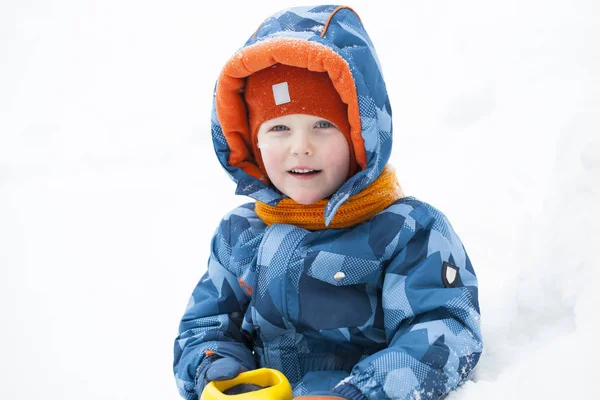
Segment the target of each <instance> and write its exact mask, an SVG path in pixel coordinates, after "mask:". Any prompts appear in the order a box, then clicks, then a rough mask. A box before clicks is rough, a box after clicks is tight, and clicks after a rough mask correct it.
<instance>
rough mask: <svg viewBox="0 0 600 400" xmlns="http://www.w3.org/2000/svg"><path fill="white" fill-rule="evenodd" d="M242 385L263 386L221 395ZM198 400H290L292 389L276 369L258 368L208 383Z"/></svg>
mask: <svg viewBox="0 0 600 400" xmlns="http://www.w3.org/2000/svg"><path fill="white" fill-rule="evenodd" d="M242 383H250V384H253V385H258V386H263V387H264V389H260V390H255V391H253V392H247V393H242V394H234V395H227V394H225V393H223V392H224V391H226V390H227V389H230V388H232V387H234V386H236V385H239V384H242ZM200 400H292V387H291V386H290V383H289V382H288V380H287V378H286V377H285V375H283V374H282V373H281V372H279V371H277V370H276V369H270V368H259V369H254V370H252V371H248V372H243V373H241V374H239V375H238V376H236V377H235V378H233V379H229V380H226V381H212V382H209V384H208V385H206V387H205V388H204V390H203V391H202V396H201V397H200Z"/></svg>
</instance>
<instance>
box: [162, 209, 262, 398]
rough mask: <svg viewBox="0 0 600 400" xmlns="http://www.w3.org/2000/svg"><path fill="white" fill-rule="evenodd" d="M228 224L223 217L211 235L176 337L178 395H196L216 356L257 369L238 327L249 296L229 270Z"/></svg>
mask: <svg viewBox="0 0 600 400" xmlns="http://www.w3.org/2000/svg"><path fill="white" fill-rule="evenodd" d="M228 230H229V224H228V221H227V220H226V219H224V220H223V221H222V223H221V225H220V227H219V229H218V230H217V232H216V233H215V235H214V237H213V239H212V251H211V254H210V259H209V263H208V270H207V272H206V273H205V274H204V276H203V277H202V279H200V282H198V284H197V285H196V288H195V289H194V291H193V293H192V297H191V298H190V302H189V304H188V307H187V309H186V312H185V314H184V316H183V318H182V320H181V323H180V326H179V336H178V337H177V339H176V340H175V349H174V352H175V360H174V365H173V369H174V372H175V379H176V381H177V387H178V388H179V392H180V394H181V395H182V396H183V397H184V398H186V399H189V400H192V399H197V398H198V397H197V396H198V393H197V391H198V390H201V388H202V387H203V386H204V379H205V376H204V375H205V374H206V372H207V370H208V367H209V366H210V364H211V363H212V362H213V361H215V360H216V359H219V358H222V357H228V358H232V359H234V360H236V361H237V362H239V363H240V364H241V366H242V367H243V368H245V369H254V368H256V365H255V362H254V358H253V356H252V351H251V350H250V348H249V347H248V346H247V345H246V344H245V342H246V341H245V339H244V337H243V335H242V333H241V331H240V325H241V322H242V319H243V316H244V312H245V310H246V307H247V305H248V300H247V296H246V295H245V293H244V292H243V291H242V289H241V288H240V285H239V284H238V283H237V278H236V276H235V275H234V274H233V273H231V271H229V269H228V267H229V259H230V256H231V247H230V245H229V243H228V240H227V238H229V234H228V232H226V231H228Z"/></svg>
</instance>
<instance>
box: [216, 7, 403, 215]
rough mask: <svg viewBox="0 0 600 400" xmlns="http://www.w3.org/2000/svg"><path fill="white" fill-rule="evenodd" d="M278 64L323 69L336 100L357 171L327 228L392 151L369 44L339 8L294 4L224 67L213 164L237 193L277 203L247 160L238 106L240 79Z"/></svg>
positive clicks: (334, 204) (335, 199)
mask: <svg viewBox="0 0 600 400" xmlns="http://www.w3.org/2000/svg"><path fill="white" fill-rule="evenodd" d="M277 63H281V64H286V65H291V66H295V67H303V68H308V69H309V70H311V71H317V72H327V73H328V75H329V77H330V79H331V80H332V82H333V85H334V87H335V88H336V90H337V91H338V92H339V94H340V97H341V98H342V101H343V102H344V103H346V104H347V105H348V120H349V122H350V128H351V133H350V136H351V139H352V144H353V146H354V153H355V155H356V159H357V162H358V164H359V165H360V167H361V171H359V172H358V173H356V174H355V175H354V176H352V177H351V178H350V179H348V180H347V181H346V182H345V183H344V184H343V185H342V186H341V187H340V188H339V189H338V190H337V192H336V193H334V194H333V195H332V196H331V198H330V200H329V202H328V204H327V206H326V208H325V219H326V224H329V222H330V221H331V220H332V219H333V216H334V215H335V212H336V211H337V209H338V208H339V206H340V205H342V204H343V203H344V202H345V201H346V200H347V199H348V198H350V197H351V196H353V195H355V194H357V193H359V192H360V191H362V190H363V189H364V188H365V187H367V186H368V185H369V184H371V183H372V182H373V181H374V180H375V179H377V177H378V176H379V175H380V174H381V172H382V170H383V168H384V167H385V165H386V164H387V162H388V159H389V156H390V152H391V148H392V117H391V115H392V112H391V107H390V103H389V98H388V94H387V90H386V87H385V82H384V80H383V74H382V70H381V66H380V64H379V60H378V58H377V54H376V53H375V48H374V47H373V43H372V42H371V39H370V38H369V36H368V34H367V32H366V31H365V29H364V27H363V25H362V22H361V20H360V18H359V16H358V15H357V14H356V13H355V12H354V10H352V9H351V8H349V7H345V6H334V5H327V6H318V7H295V8H291V9H287V10H283V11H281V12H278V13H277V14H275V15H273V16H271V17H269V18H268V19H266V20H265V21H264V22H263V23H262V24H261V25H260V26H259V27H258V29H257V30H256V32H255V33H254V34H253V35H252V36H251V37H250V39H248V41H247V42H246V43H245V44H244V46H243V47H242V48H241V49H239V50H238V51H237V52H236V53H235V54H234V55H233V57H232V58H230V59H229V60H228V61H227V63H226V64H225V66H224V67H223V69H222V71H221V73H220V75H219V79H218V81H217V84H216V86H215V93H214V98H213V99H214V101H213V112H212V118H211V125H212V138H213V144H214V148H215V152H216V154H217V157H218V159H219V162H220V163H221V165H222V166H223V168H225V170H226V171H227V173H228V174H229V175H230V176H231V178H232V179H233V180H234V182H236V183H237V189H236V194H240V195H245V196H249V197H251V198H253V199H255V200H258V201H261V202H263V203H267V204H269V205H276V204H277V203H278V202H279V201H280V200H281V199H282V198H284V197H285V196H284V195H283V194H282V193H281V192H279V191H278V190H277V189H276V188H275V187H274V186H272V185H270V184H269V182H268V179H267V178H266V177H265V176H263V174H262V173H261V170H260V168H258V165H257V163H256V161H255V160H254V158H253V156H252V154H253V153H252V143H251V139H250V132H249V126H248V120H247V110H246V105H245V102H244V94H243V90H244V84H245V78H246V77H247V76H249V75H251V74H252V73H254V72H256V71H259V70H261V69H264V68H268V67H270V66H272V65H274V64H277Z"/></svg>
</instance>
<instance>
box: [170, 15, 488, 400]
mask: <svg viewBox="0 0 600 400" xmlns="http://www.w3.org/2000/svg"><path fill="white" fill-rule="evenodd" d="M336 9H337V7H336V6H321V7H299V8H294V9H291V10H286V11H283V12H280V13H278V14H276V15H274V16H273V17H271V18H269V19H267V20H266V21H265V22H264V23H263V24H262V25H261V27H260V28H259V29H258V31H257V32H256V34H255V35H253V37H252V38H251V39H249V40H248V42H247V43H246V45H245V46H250V45H252V44H254V43H257V42H261V41H264V40H270V39H274V38H275V39H276V38H279V37H285V38H294V39H297V40H307V41H317V42H319V43H321V44H323V45H325V46H328V47H329V48H331V49H333V50H334V51H335V52H336V53H338V54H340V55H341V56H342V57H343V58H344V59H345V60H346V61H347V63H348V65H349V68H350V71H351V72H352V75H353V77H354V80H355V82H356V93H357V96H358V98H359V102H358V104H359V105H360V118H361V124H362V132H361V134H362V137H363V139H364V143H365V150H366V155H367V167H366V168H365V169H363V170H361V171H360V172H359V173H357V174H356V175H354V176H353V177H352V178H350V179H349V180H348V181H347V182H346V183H345V184H344V185H343V186H342V187H341V188H340V189H339V190H338V192H336V194H334V195H333V196H332V197H331V199H330V201H329V204H328V205H327V207H326V214H325V216H326V220H327V221H330V220H331V219H332V218H333V216H334V215H335V212H336V210H337V209H338V207H339V206H340V205H341V204H342V203H343V202H344V201H346V200H347V198H348V197H349V196H352V195H354V194H356V193H358V192H360V191H361V190H362V189H364V188H365V187H366V186H368V185H369V184H370V183H372V182H373V181H374V180H375V179H376V178H377V177H378V176H379V174H380V173H381V171H382V170H383V168H384V166H385V165H386V163H387V161H388V158H389V154H390V151H391V144H392V140H391V137H392V124H391V108H390V104H389V100H388V95H387V91H386V88H385V84H384V81H383V77H382V74H381V69H380V66H379V62H378V59H377V56H376V54H375V50H374V48H373V45H372V43H371V41H370V39H369V37H368V35H367V33H366V32H365V30H364V28H363V26H362V24H361V22H360V19H359V18H358V17H357V15H356V14H355V13H354V12H353V11H352V10H351V9H348V8H342V9H339V10H337V12H334V10H336ZM332 14H333V16H332ZM331 16H332V17H331ZM330 17H331V18H330ZM328 20H329V22H328V28H327V34H326V35H324V36H323V37H321V36H320V34H321V33H322V32H323V28H324V26H325V24H326V23H327V21H328ZM212 135H213V142H214V146H215V150H216V153H217V156H218V158H219V161H220V162H221V164H222V165H223V167H224V168H225V169H226V170H227V172H228V173H229V174H230V175H231V177H232V178H233V179H234V181H235V182H237V185H238V189H237V191H236V193H238V194H244V195H247V196H250V197H252V198H254V199H256V200H260V201H262V202H265V203H268V204H276V203H277V202H278V201H279V200H280V199H281V198H282V197H283V195H282V194H281V193H279V192H278V191H277V190H276V189H275V188H274V187H272V186H269V185H266V184H264V183H263V182H260V181H259V180H258V179H256V178H254V177H252V176H250V175H248V174H246V173H245V172H244V171H243V170H242V169H240V168H237V167H234V166H232V165H230V164H229V148H228V145H227V141H226V140H225V138H224V136H223V132H222V129H221V125H220V123H219V120H218V118H217V115H216V112H215V111H214V110H213V115H212ZM479 320H480V318H479V305H478V292H477V278H476V276H475V272H474V270H473V267H472V265H471V262H470V260H469V257H468V255H467V254H466V252H465V249H464V247H463V245H462V243H461V241H460V239H459V238H458V236H457V235H456V233H455V232H454V230H453V229H452V227H451V225H450V223H449V222H448V220H447V219H446V217H445V216H444V215H443V214H442V213H441V212H440V211H438V210H436V209H435V208H434V207H432V206H430V205H428V204H427V203H424V202H422V201H419V200H417V199H415V198H412V197H405V198H402V199H400V200H398V201H396V202H395V203H394V204H392V205H391V206H390V207H388V208H387V209H385V210H384V211H382V212H380V213H379V214H377V215H376V216H375V217H373V218H371V219H370V220H368V221H366V222H363V223H360V224H358V225H355V226H352V227H350V228H345V229H326V230H321V231H308V230H305V229H302V228H300V227H296V226H293V225H285V224H273V225H272V226H267V225H266V224H265V223H263V221H262V220H261V219H260V218H259V217H258V216H257V215H256V213H255V211H254V203H248V204H245V205H242V206H240V207H238V208H236V209H234V210H233V211H231V212H230V213H229V214H227V215H226V216H225V217H224V218H223V219H222V221H221V223H220V225H219V227H218V229H217V230H216V232H215V234H214V237H213V239H212V251H211V255H210V259H209V262H208V270H207V272H206V273H205V274H204V276H203V277H202V278H201V279H200V281H199V283H198V284H197V286H196V287H195V289H194V291H193V294H192V297H191V299H190V302H189V304H188V307H187V310H186V312H185V315H184V316H183V318H182V320H181V324H180V328H179V336H178V337H177V339H176V341H175V360H174V372H175V377H176V381H177V385H178V388H179V391H180V393H181V395H182V396H183V397H184V398H186V399H197V393H195V386H196V382H197V380H198V379H203V377H202V376H199V374H200V375H201V374H202V371H205V370H206V366H207V364H208V363H211V362H213V361H214V360H215V359H217V358H219V357H231V358H233V359H235V360H237V361H238V362H240V363H241V364H242V365H244V366H245V367H246V368H248V369H253V368H258V367H270V368H275V369H278V370H280V371H282V372H283V373H284V374H285V375H286V376H287V378H288V379H289V381H290V382H291V384H292V386H293V391H294V395H295V396H299V395H304V394H309V393H314V392H318V391H322V390H332V388H333V387H334V386H336V385H337V384H338V383H339V382H340V381H341V380H344V383H343V384H342V385H339V386H338V388H340V387H344V386H346V387H348V385H350V387H351V388H353V389H358V392H357V393H358V394H359V396H358V397H357V396H354V397H357V398H369V399H412V398H419V399H437V398H440V397H442V396H443V395H445V394H447V393H448V392H449V391H451V390H453V389H455V388H456V387H457V385H459V384H461V383H462V382H463V381H464V380H465V379H466V378H467V377H468V376H469V374H470V373H471V371H472V370H473V368H474V367H475V365H476V364H477V362H478V360H479V356H480V354H481V351H482V341H481V332H480V326H479ZM207 350H209V351H207ZM336 391H337V389H336ZM346 393H348V392H346Z"/></svg>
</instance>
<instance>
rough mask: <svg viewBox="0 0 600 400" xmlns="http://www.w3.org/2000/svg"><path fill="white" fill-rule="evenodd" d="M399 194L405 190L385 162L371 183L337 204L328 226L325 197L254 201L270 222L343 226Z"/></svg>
mask: <svg viewBox="0 0 600 400" xmlns="http://www.w3.org/2000/svg"><path fill="white" fill-rule="evenodd" d="M402 197H404V193H403V192H402V188H401V187H400V184H399V183H398V180H397V178H396V173H395V171H394V169H393V167H391V166H390V165H387V166H386V167H385V169H384V170H383V171H382V172H381V175H379V177H378V178H377V179H376V180H375V181H374V182H373V183H371V184H370V185H369V186H367V187H366V188H365V189H364V190H363V191H362V192H360V193H357V194H356V195H354V196H352V197H350V198H349V199H348V200H346V202H344V203H343V204H342V205H341V206H340V207H339V209H338V210H337V212H336V213H335V216H334V217H333V220H332V221H331V223H330V224H329V226H325V206H326V205H327V203H328V202H329V200H327V199H323V200H319V201H318V202H316V203H313V204H298V203H296V202H295V201H294V200H292V199H290V198H285V199H283V200H281V201H280V202H279V203H278V204H277V205H276V206H270V205H268V204H265V203H262V202H260V201H257V202H256V208H255V212H256V214H257V215H258V216H259V217H260V219H262V220H263V222H264V223H265V224H267V225H269V226H271V225H273V224H289V225H295V226H299V227H301V228H304V229H307V230H311V231H316V230H322V229H343V228H349V227H351V226H354V225H358V224H360V223H361V222H365V221H367V220H368V219H370V218H372V217H374V216H375V215H376V214H377V213H379V212H381V211H383V210H385V209H386V208H387V207H389V206H390V205H391V204H392V203H394V202H395V201H396V200H398V199H400V198H402Z"/></svg>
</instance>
